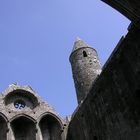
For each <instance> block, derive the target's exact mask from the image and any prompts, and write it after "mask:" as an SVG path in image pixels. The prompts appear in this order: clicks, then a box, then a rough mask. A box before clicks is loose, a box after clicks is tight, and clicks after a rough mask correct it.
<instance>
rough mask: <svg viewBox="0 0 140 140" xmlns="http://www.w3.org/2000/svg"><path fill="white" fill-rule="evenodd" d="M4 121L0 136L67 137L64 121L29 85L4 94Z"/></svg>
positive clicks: (17, 139) (7, 139)
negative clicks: (65, 135)
mask: <svg viewBox="0 0 140 140" xmlns="http://www.w3.org/2000/svg"><path fill="white" fill-rule="evenodd" d="M0 125H1V128H0V140H64V127H65V123H64V121H63V120H62V119H61V118H60V117H59V115H58V114H57V113H56V112H55V111H54V109H53V108H52V107H51V106H50V105H49V104H48V103H47V102H44V101H43V100H42V99H41V98H40V97H39V96H38V95H37V94H36V93H35V91H33V89H32V88H31V87H29V86H19V85H15V84H12V85H10V86H9V87H8V88H7V89H6V90H5V91H4V92H3V93H2V94H1V96H0Z"/></svg>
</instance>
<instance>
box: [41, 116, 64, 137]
mask: <svg viewBox="0 0 140 140" xmlns="http://www.w3.org/2000/svg"><path fill="white" fill-rule="evenodd" d="M39 126H40V129H41V133H42V140H62V136H61V133H62V131H61V125H60V123H59V121H58V120H57V119H56V118H54V117H53V116H51V115H46V116H45V117H43V118H42V119H41V121H40V123H39Z"/></svg>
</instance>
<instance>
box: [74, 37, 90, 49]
mask: <svg viewBox="0 0 140 140" xmlns="http://www.w3.org/2000/svg"><path fill="white" fill-rule="evenodd" d="M83 47H90V46H89V45H88V44H87V43H85V42H84V41H83V40H81V39H80V38H79V37H77V38H76V41H75V42H74V46H73V50H72V52H74V51H75V50H77V49H79V48H83Z"/></svg>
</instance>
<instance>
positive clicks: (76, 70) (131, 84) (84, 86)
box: [0, 0, 140, 140]
mask: <svg viewBox="0 0 140 140" xmlns="http://www.w3.org/2000/svg"><path fill="white" fill-rule="evenodd" d="M102 1H104V2H106V3H108V4H109V5H111V6H112V7H114V8H116V9H117V10H118V11H120V12H121V13H123V14H124V15H125V16H127V17H128V18H129V19H130V20H131V21H132V24H131V26H130V27H129V28H128V29H129V30H128V34H127V35H126V36H125V37H122V38H121V40H120V42H119V43H118V45H117V46H116V48H115V49H114V51H113V53H112V55H111V56H110V57H109V59H108V61H107V62H106V64H105V65H104V66H103V68H102V72H101V65H100V63H99V59H98V55H97V52H96V51H95V50H94V49H93V48H91V47H89V46H88V45H87V44H86V43H84V42H83V41H82V40H79V39H78V40H77V41H76V42H75V44H74V49H73V52H72V54H71V56H70V62H71V65H72V72H73V78H74V82H75V88H76V93H77V99H78V103H79V105H78V107H77V108H76V110H75V111H74V113H73V114H72V116H71V117H70V118H68V119H67V121H64V120H62V119H61V118H60V117H59V115H58V114H57V113H56V112H55V111H54V109H53V108H52V107H51V106H50V105H49V104H48V103H47V102H44V101H43V100H42V99H41V98H40V97H39V96H38V95H37V94H36V92H35V91H34V90H33V89H32V88H31V87H29V86H19V85H16V84H12V85H10V86H9V87H8V88H7V89H6V90H5V91H4V92H3V93H2V94H1V95H0V140H139V139H140V29H139V25H140V24H139V23H140V18H139V17H140V10H139V7H140V2H139V0H134V1H132V0H120V1H118V0H113V1H111V0H102ZM100 72H101V74H100ZM65 136H66V137H65Z"/></svg>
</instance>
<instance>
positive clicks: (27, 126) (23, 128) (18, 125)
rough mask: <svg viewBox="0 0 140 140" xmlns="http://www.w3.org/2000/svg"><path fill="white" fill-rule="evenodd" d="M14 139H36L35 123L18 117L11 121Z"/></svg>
mask: <svg viewBox="0 0 140 140" xmlns="http://www.w3.org/2000/svg"><path fill="white" fill-rule="evenodd" d="M11 126H12V131H13V134H14V140H36V127H35V123H34V122H33V121H32V120H30V119H28V118H26V117H23V116H22V117H19V118H17V119H15V120H13V121H12V123H11Z"/></svg>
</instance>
